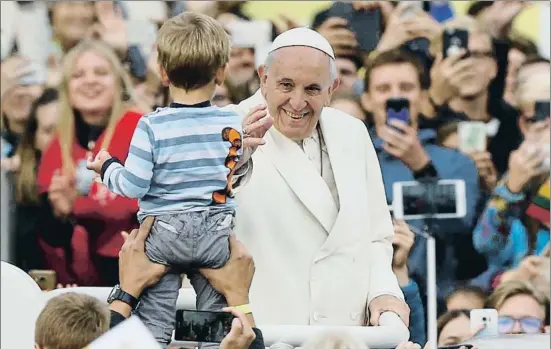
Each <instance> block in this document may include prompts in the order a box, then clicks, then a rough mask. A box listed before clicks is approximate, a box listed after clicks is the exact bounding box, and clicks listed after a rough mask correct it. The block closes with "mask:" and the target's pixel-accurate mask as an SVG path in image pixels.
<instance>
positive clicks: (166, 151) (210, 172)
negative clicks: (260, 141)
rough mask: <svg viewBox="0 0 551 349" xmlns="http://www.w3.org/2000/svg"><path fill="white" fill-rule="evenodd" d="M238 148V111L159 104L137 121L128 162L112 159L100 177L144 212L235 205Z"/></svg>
mask: <svg viewBox="0 0 551 349" xmlns="http://www.w3.org/2000/svg"><path fill="white" fill-rule="evenodd" d="M241 154H242V130H241V117H240V116H239V115H238V114H237V113H235V112H231V111H228V110H224V109H220V108H218V107H216V106H209V107H204V108H194V107H189V108H188V107H182V108H173V107H166V108H158V109H157V110H155V111H154V112H152V113H149V114H147V115H144V116H143V117H142V118H141V119H140V120H139V122H138V125H137V127H136V130H135V131H134V135H133V137H132V142H131V143H130V150H129V153H128V157H127V159H126V162H125V164H124V166H123V165H121V164H120V163H112V164H111V165H109V167H108V168H107V169H106V170H105V173H104V176H103V183H104V184H105V185H106V186H107V188H109V190H110V191H112V192H114V193H116V194H118V195H121V196H124V197H127V198H139V199H140V200H139V206H140V211H139V213H138V219H139V221H140V222H141V221H142V220H143V219H144V218H145V217H147V216H157V215H162V214H175V213H181V212H186V211H198V210H202V209H204V208H205V207H206V206H212V205H217V206H220V207H221V208H232V209H233V208H234V207H235V202H234V200H233V198H232V197H231V196H232V195H231V178H230V177H231V176H230V172H232V171H231V169H233V168H234V166H235V163H236V162H237V161H238V156H240V155H241Z"/></svg>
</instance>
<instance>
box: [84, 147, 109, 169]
mask: <svg viewBox="0 0 551 349" xmlns="http://www.w3.org/2000/svg"><path fill="white" fill-rule="evenodd" d="M109 159H111V155H110V154H109V153H108V152H107V150H103V149H102V150H100V151H99V153H98V154H97V155H96V158H95V159H93V158H92V156H91V155H90V156H88V159H86V168H88V169H89V170H92V171H94V172H96V173H97V174H101V167H102V166H103V163H104V162H105V161H107V160H109Z"/></svg>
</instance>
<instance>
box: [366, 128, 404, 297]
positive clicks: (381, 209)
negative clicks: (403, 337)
mask: <svg viewBox="0 0 551 349" xmlns="http://www.w3.org/2000/svg"><path fill="white" fill-rule="evenodd" d="M365 139H366V140H367V141H366V143H367V144H366V156H367V161H366V164H367V168H366V175H367V187H368V190H369V193H370V205H369V207H370V210H369V212H368V215H369V220H368V221H369V222H370V225H369V233H370V236H371V237H372V239H371V246H370V251H369V256H370V260H371V262H370V265H369V268H370V273H369V293H368V295H367V304H368V305H369V303H370V302H371V301H372V300H373V299H374V298H375V297H378V296H381V295H391V296H394V297H397V298H400V299H402V300H403V299H404V294H403V293H402V290H401V289H400V286H399V284H398V279H397V278H396V275H395V274H394V272H393V271H392V256H393V248H392V239H393V237H394V227H393V225H392V219H391V218H390V212H389V210H388V204H387V201H386V195H385V187H384V183H383V177H382V175H381V167H380V165H379V160H378V158H377V154H376V153H375V148H374V147H373V143H372V142H371V139H370V137H369V134H368V133H367V131H366V137H365Z"/></svg>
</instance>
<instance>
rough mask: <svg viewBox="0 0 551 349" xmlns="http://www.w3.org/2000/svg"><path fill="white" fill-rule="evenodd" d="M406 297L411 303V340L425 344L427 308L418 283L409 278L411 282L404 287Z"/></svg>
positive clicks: (409, 303) (407, 301) (408, 302)
mask: <svg viewBox="0 0 551 349" xmlns="http://www.w3.org/2000/svg"><path fill="white" fill-rule="evenodd" d="M402 292H404V298H405V300H406V303H407V304H408V305H409V309H410V312H409V340H410V341H412V342H413V343H417V344H420V345H425V342H426V341H427V334H426V328H425V308H423V301H422V300H421V294H420V293H419V287H418V286H417V283H416V282H415V281H414V280H412V279H409V284H407V285H406V286H404V287H402Z"/></svg>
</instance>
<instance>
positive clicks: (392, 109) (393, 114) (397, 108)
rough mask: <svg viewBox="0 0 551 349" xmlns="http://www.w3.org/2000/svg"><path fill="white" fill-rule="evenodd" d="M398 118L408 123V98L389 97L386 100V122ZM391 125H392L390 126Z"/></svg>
mask: <svg viewBox="0 0 551 349" xmlns="http://www.w3.org/2000/svg"><path fill="white" fill-rule="evenodd" d="M391 120H400V121H402V122H403V123H405V124H408V125H409V122H410V116H409V100H408V99H405V98H390V99H389V100H387V101H386V122H387V124H389V123H390V121H391ZM391 127H392V126H391Z"/></svg>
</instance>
